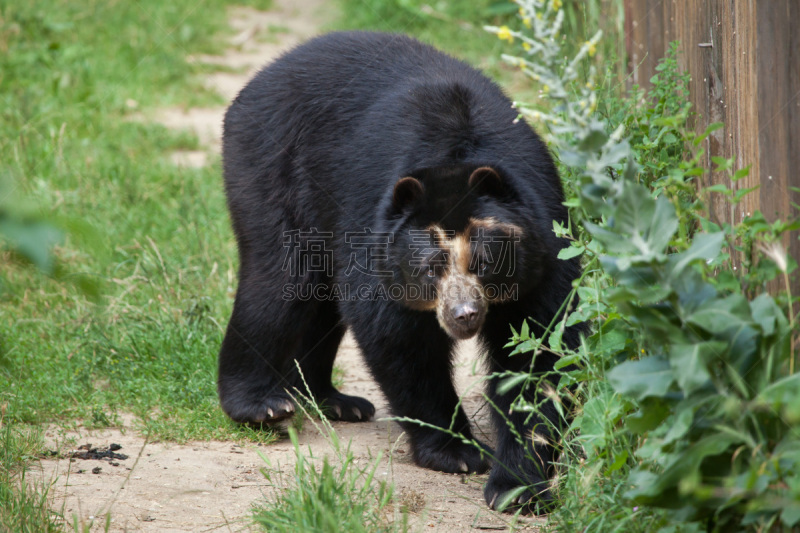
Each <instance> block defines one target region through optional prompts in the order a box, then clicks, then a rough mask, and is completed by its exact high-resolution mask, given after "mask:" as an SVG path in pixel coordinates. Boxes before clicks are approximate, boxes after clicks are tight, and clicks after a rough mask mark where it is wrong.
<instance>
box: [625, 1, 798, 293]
mask: <svg viewBox="0 0 800 533" xmlns="http://www.w3.org/2000/svg"><path fill="white" fill-rule="evenodd" d="M625 31H626V47H627V50H628V58H629V65H628V66H629V71H630V72H631V73H632V78H633V82H634V83H638V84H640V85H641V86H643V87H647V86H648V85H649V80H650V78H651V77H652V76H653V74H654V73H655V70H654V67H655V65H656V64H657V63H658V60H659V58H661V57H663V56H664V55H665V52H666V50H667V47H668V45H669V43H670V42H672V41H676V40H677V41H680V43H681V45H680V50H681V55H680V58H679V62H680V64H681V66H682V67H683V68H685V69H686V70H687V71H688V72H689V73H690V75H691V77H692V81H691V83H690V93H691V100H692V104H693V109H694V110H695V111H696V112H697V113H699V115H700V116H699V118H698V121H697V124H696V127H697V129H698V130H703V129H705V127H706V126H707V125H708V124H710V123H713V122H724V123H725V128H724V129H721V130H717V131H716V132H714V134H712V135H711V136H710V137H709V139H708V141H707V145H706V150H707V157H710V156H712V155H715V156H723V157H726V158H733V160H734V168H735V169H736V168H743V167H746V166H748V165H750V175H749V176H748V177H746V178H744V179H743V180H741V181H739V182H737V183H735V184H731V181H730V175H729V174H725V173H718V174H713V175H711V176H710V177H709V178H708V179H707V183H706V185H708V184H710V183H725V184H726V185H728V186H731V187H733V188H735V189H741V188H745V187H753V186H755V185H760V188H759V189H758V190H757V191H755V192H753V193H751V194H749V195H748V196H746V198H745V200H744V201H743V202H742V203H740V204H739V205H737V206H731V205H729V204H728V203H726V202H724V201H722V199H721V198H720V197H719V195H714V197H715V198H714V199H713V201H712V206H711V209H712V212H713V214H714V215H715V216H716V217H717V218H718V219H719V220H720V221H727V222H739V221H741V219H742V218H743V217H744V216H746V215H747V214H748V213H752V212H754V211H756V210H760V211H761V212H762V213H763V214H764V216H765V217H766V218H767V219H768V220H770V221H772V220H774V219H775V218H776V217H781V218H783V219H786V218H787V217H788V215H790V214H797V211H796V210H795V209H794V208H793V207H792V203H795V204H800V193H798V192H796V191H792V189H791V188H792V187H800V0H625ZM709 167H711V164H710V162H709ZM784 244H785V246H787V247H789V251H790V254H791V255H792V257H794V258H795V260H797V261H798V262H799V263H800V241H798V235H797V232H795V234H794V235H791V236H788V237H787V238H786V240H785V243H784ZM793 285H794V291H793V293H794V294H795V295H796V294H798V293H799V292H798V289H800V275H795V281H794V283H793Z"/></svg>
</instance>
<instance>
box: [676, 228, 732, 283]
mask: <svg viewBox="0 0 800 533" xmlns="http://www.w3.org/2000/svg"><path fill="white" fill-rule="evenodd" d="M724 240H725V234H724V233H723V232H721V231H720V232H718V233H700V234H698V235H695V236H694V239H693V240H692V245H691V246H690V247H689V249H688V250H686V251H685V252H681V253H679V254H675V256H674V259H675V260H676V262H675V266H673V267H672V272H670V276H671V277H672V278H676V277H678V276H680V275H681V273H682V272H683V270H684V269H685V268H686V267H687V266H689V265H690V264H691V263H692V262H694V261H698V260H703V261H708V260H709V259H713V258H715V257H716V256H717V255H719V251H720V249H722V243H723V241H724ZM672 259H673V258H672V257H671V258H670V260H672Z"/></svg>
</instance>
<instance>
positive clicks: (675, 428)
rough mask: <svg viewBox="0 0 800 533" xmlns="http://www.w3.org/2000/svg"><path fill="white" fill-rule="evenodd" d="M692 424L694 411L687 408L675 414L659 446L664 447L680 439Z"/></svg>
mask: <svg viewBox="0 0 800 533" xmlns="http://www.w3.org/2000/svg"><path fill="white" fill-rule="evenodd" d="M692 422H694V409H692V408H691V407H687V408H684V409H682V410H680V411H679V412H677V413H676V414H675V416H674V418H673V421H672V426H671V427H670V428H669V431H667V434H666V435H664V438H663V439H662V441H661V445H662V446H665V445H667V444H671V443H673V442H675V441H676V440H678V439H680V438H682V437H683V436H684V435H686V433H687V432H688V431H689V429H691V427H692Z"/></svg>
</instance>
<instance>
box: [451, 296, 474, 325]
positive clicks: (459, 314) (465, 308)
mask: <svg viewBox="0 0 800 533" xmlns="http://www.w3.org/2000/svg"><path fill="white" fill-rule="evenodd" d="M453 318H455V319H456V321H457V322H458V323H459V324H461V325H462V326H466V327H468V328H472V327H473V326H474V325H475V321H476V320H477V318H478V307H477V306H476V305H475V304H473V303H471V302H466V303H462V304H459V305H457V306H456V307H455V309H453Z"/></svg>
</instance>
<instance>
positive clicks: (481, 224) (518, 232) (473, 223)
mask: <svg viewBox="0 0 800 533" xmlns="http://www.w3.org/2000/svg"><path fill="white" fill-rule="evenodd" d="M479 228H483V229H484V230H496V229H499V230H501V231H503V232H504V233H506V234H508V235H514V236H516V237H523V236H524V232H523V231H522V228H521V227H519V226H517V225H516V224H509V223H507V222H500V221H499V220H497V219H496V218H494V217H487V218H470V219H469V224H468V225H467V229H466V230H464V233H466V234H467V235H471V234H473V233H476V232H477V230H478V229H479Z"/></svg>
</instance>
